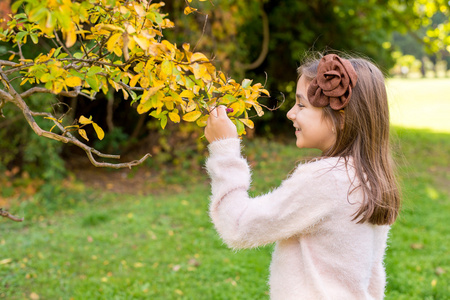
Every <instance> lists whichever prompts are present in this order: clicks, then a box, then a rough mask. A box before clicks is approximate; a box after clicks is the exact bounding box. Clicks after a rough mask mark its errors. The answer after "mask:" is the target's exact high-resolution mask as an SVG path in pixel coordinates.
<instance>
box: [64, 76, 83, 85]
mask: <svg viewBox="0 0 450 300" xmlns="http://www.w3.org/2000/svg"><path fill="white" fill-rule="evenodd" d="M64 82H65V83H66V85H67V86H70V87H76V86H80V85H81V84H82V82H81V78H79V77H75V76H73V77H68V78H66V79H65V80H64Z"/></svg>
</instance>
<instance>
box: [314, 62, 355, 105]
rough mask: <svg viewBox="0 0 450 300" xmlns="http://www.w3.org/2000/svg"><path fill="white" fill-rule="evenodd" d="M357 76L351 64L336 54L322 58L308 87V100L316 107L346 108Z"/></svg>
mask: <svg viewBox="0 0 450 300" xmlns="http://www.w3.org/2000/svg"><path fill="white" fill-rule="evenodd" d="M357 80H358V75H357V74H356V71H355V69H354V68H353V66H352V64H351V63H350V62H349V61H348V60H347V59H344V58H340V57H339V56H337V55H336V54H328V55H325V56H324V57H322V59H321V60H320V61H319V66H318V67H317V75H316V77H315V78H314V79H313V80H312V81H311V83H310V85H309V87H308V100H309V102H310V103H311V104H312V105H313V106H316V107H325V106H327V105H330V107H331V108H332V109H334V110H340V109H343V108H344V107H346V106H347V104H348V102H349V100H350V97H351V96H352V88H354V87H355V85H356V81H357Z"/></svg>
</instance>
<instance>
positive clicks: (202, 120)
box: [196, 115, 209, 127]
mask: <svg viewBox="0 0 450 300" xmlns="http://www.w3.org/2000/svg"><path fill="white" fill-rule="evenodd" d="M208 118H209V115H206V116H203V117H201V118H200V119H198V120H197V122H196V123H197V126H198V127H205V126H206V121H207V120H208Z"/></svg>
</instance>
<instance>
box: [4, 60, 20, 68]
mask: <svg viewBox="0 0 450 300" xmlns="http://www.w3.org/2000/svg"><path fill="white" fill-rule="evenodd" d="M20 65H21V64H18V63H15V62H13V61H9V60H0V66H8V67H17V66H20Z"/></svg>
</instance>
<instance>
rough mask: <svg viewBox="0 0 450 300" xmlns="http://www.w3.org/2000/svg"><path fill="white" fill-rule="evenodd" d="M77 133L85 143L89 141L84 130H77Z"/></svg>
mask: <svg viewBox="0 0 450 300" xmlns="http://www.w3.org/2000/svg"><path fill="white" fill-rule="evenodd" d="M78 133H79V134H80V135H81V137H82V138H84V139H85V140H86V141H89V139H88V137H87V134H86V130H84V129H78Z"/></svg>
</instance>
